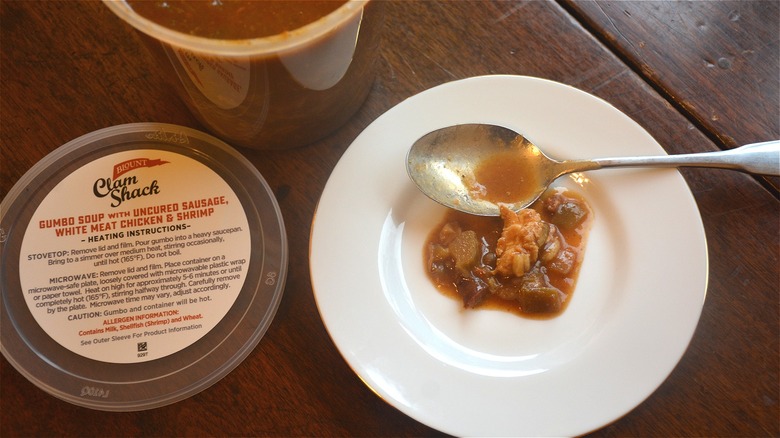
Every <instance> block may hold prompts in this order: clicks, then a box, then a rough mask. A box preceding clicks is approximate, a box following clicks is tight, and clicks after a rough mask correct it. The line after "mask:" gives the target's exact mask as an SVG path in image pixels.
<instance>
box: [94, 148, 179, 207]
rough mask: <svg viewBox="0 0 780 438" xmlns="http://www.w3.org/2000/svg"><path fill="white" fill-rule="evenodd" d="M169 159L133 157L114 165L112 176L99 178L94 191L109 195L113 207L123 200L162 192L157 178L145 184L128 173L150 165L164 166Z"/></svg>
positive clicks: (100, 196)
mask: <svg viewBox="0 0 780 438" xmlns="http://www.w3.org/2000/svg"><path fill="white" fill-rule="evenodd" d="M168 163H169V161H164V160H161V159H150V158H133V159H131V160H126V161H123V162H121V163H117V164H115V165H114V169H113V172H112V174H111V177H110V178H98V179H97V180H95V184H93V185H92V193H94V194H95V196H97V197H98V198H105V197H109V198H110V199H111V200H112V202H111V206H112V207H119V206H120V205H122V203H123V202H125V201H129V200H131V199H135V198H140V197H143V196H150V195H156V194H158V193H160V187H159V186H158V185H157V180H156V179H155V180H153V181H152V182H151V183H148V184H144V183H141V182H139V181H138V177H137V176H135V175H128V173H129V172H131V171H133V170H135V169H140V168H148V167H156V166H162V165H164V164H168Z"/></svg>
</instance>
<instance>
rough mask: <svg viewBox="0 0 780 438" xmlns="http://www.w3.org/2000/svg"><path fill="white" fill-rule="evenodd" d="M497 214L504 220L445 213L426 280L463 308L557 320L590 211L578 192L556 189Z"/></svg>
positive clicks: (431, 242) (429, 246) (430, 250)
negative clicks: (515, 209)
mask: <svg viewBox="0 0 780 438" xmlns="http://www.w3.org/2000/svg"><path fill="white" fill-rule="evenodd" d="M500 209H501V218H493V217H480V216H472V215H468V214H465V213H461V212H457V211H455V210H450V211H448V212H447V215H446V217H445V218H444V220H443V222H442V223H441V224H440V225H439V226H438V227H436V228H435V229H434V231H433V232H432V233H431V234H430V236H429V237H428V240H427V243H426V249H425V260H426V268H427V272H428V276H429V277H430V278H431V280H432V281H433V283H434V284H435V285H436V286H437V288H438V289H439V290H441V291H442V292H444V293H445V294H447V295H450V296H453V297H457V298H458V299H460V300H462V301H463V305H464V306H465V307H466V308H476V307H490V308H500V309H504V310H507V311H510V312H513V313H516V314H519V315H524V316H537V317H539V316H542V317H544V316H554V315H557V314H559V313H560V312H562V311H563V310H564V309H565V308H566V305H567V304H568V302H569V299H570V297H571V294H572V292H573V291H574V286H575V283H576V281H577V275H578V273H579V269H580V265H581V263H582V259H583V253H584V250H585V241H586V237H587V234H588V231H589V230H590V225H591V221H592V216H593V215H592V212H591V209H590V207H589V206H588V204H587V202H585V200H584V199H583V198H582V197H580V196H579V195H577V194H576V193H574V192H572V191H568V190H566V189H561V188H558V189H551V190H548V191H547V192H546V193H545V194H544V195H542V197H541V198H540V199H539V200H538V201H537V202H535V203H534V204H533V205H532V206H531V208H527V209H523V210H520V211H519V212H517V213H515V212H513V211H511V210H510V209H508V208H507V207H506V206H505V205H500Z"/></svg>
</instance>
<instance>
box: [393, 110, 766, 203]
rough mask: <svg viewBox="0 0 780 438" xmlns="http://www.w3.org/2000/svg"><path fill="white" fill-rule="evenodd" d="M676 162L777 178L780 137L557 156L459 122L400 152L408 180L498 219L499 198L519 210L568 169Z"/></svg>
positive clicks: (510, 135) (513, 136)
mask: <svg viewBox="0 0 780 438" xmlns="http://www.w3.org/2000/svg"><path fill="white" fill-rule="evenodd" d="M683 166H692V167H718V168H723V169H732V170H740V171H744V172H751V173H760V174H765V175H780V141H777V140H775V141H768V142H763V143H754V144H750V145H746V146H742V147H739V148H736V149H732V150H727V151H720V152H705V153H699V154H683V155H667V156H658V157H625V158H601V159H594V160H566V161H558V160H554V159H552V158H550V157H548V156H546V155H545V154H544V153H543V152H542V151H541V150H540V149H539V148H538V147H536V146H535V145H534V144H533V143H531V142H530V141H529V140H528V139H526V138H525V137H524V136H523V135H522V134H519V133H517V132H515V131H513V130H511V129H508V128H505V127H502V126H496V125H488V124H463V125H455V126H450V127H446V128H442V129H438V130H436V131H433V132H430V133H428V134H426V135H424V136H422V137H421V138H420V139H418V140H417V141H415V142H414V144H413V145H412V147H411V149H410V150H409V152H408V154H407V157H406V170H407V173H408V174H409V177H410V178H411V179H412V181H413V182H414V183H415V184H416V185H417V187H418V188H419V189H420V190H421V191H422V192H423V193H425V194H426V195H427V196H428V197H429V198H431V199H433V200H434V201H436V202H439V203H440V204H442V205H444V206H446V207H449V208H453V209H455V210H460V211H463V212H466V213H470V214H474V215H479V216H498V215H499V208H498V204H499V203H503V204H506V205H508V206H509V208H510V209H512V210H514V211H519V210H521V209H523V208H526V207H528V206H529V205H531V204H532V203H533V202H534V201H536V200H537V199H538V198H539V197H540V196H541V195H542V193H544V191H545V190H546V189H547V187H548V186H549V185H550V184H551V183H552V182H553V181H555V180H556V179H557V178H558V177H560V176H562V175H565V174H568V173H572V172H583V171H588V170H595V169H600V168H604V167H683Z"/></svg>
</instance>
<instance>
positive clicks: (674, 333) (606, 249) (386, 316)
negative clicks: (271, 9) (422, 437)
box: [310, 76, 707, 436]
mask: <svg viewBox="0 0 780 438" xmlns="http://www.w3.org/2000/svg"><path fill="white" fill-rule="evenodd" d="M480 122H482V123H492V124H497V125H503V126H507V127H509V128H512V129H515V130H516V131H518V132H521V133H523V134H524V135H525V136H526V137H527V138H529V139H530V140H531V141H533V142H534V143H536V144H537V145H538V146H539V147H541V148H542V149H543V150H545V151H548V152H549V154H550V155H551V156H553V157H557V158H561V159H565V158H586V157H606V156H619V155H651V154H653V155H654V154H663V153H664V151H663V149H662V148H661V147H660V146H659V145H658V143H657V142H656V141H655V140H653V138H651V137H650V135H649V134H648V133H647V132H645V131H644V130H643V129H642V128H641V127H640V126H638V125H637V124H636V123H635V122H633V121H632V120H631V119H630V118H628V117H627V116H626V115H624V114H623V113H621V112H620V111H618V110H617V109H615V108H614V107H612V106H611V105H609V104H608V103H606V102H604V101H602V100H600V99H598V98H596V97H594V96H592V95H589V94H587V93H584V92H582V91H579V90H577V89H574V88H572V87H569V86H566V85H562V84H559V83H555V82H551V81H547V80H542V79H536V78H529V77H518V76H485V77H477V78H471V79H466V80H461V81H456V82H452V83H448V84H444V85H441V86H438V87H435V88H433V89H430V90H427V91H425V92H423V93H421V94H419V95H416V96H414V97H412V98H409V99H408V100H406V101H404V102H402V103H400V104H399V105H398V106H396V107H395V108H393V109H391V110H390V111H388V112H387V113H385V114H384V115H382V116H381V117H379V118H378V119H377V120H376V121H375V122H373V123H372V124H371V125H370V126H369V127H368V128H367V129H366V130H365V131H364V132H363V133H362V134H361V135H360V136H359V137H358V138H357V139H356V140H355V142H354V143H353V144H352V145H351V146H350V147H349V149H348V150H347V151H346V153H345V154H344V156H343V157H342V158H341V160H340V161H339V163H338V165H337V166H336V168H335V169H334V171H333V174H332V175H331V177H330V179H329V181H328V183H327V185H326V187H325V190H324V192H323V194H322V198H321V199H320V203H319V206H318V208H317V212H316V215H315V218H314V223H313V225H312V234H311V249H310V262H311V276H312V284H313V287H314V294H315V298H316V300H317V306H318V307H319V311H320V314H321V316H322V319H323V321H324V323H325V326H326V327H327V330H328V332H329V333H330V336H331V337H332V339H333V342H334V343H335V344H336V346H337V347H338V349H339V351H340V352H341V354H342V355H343V356H344V358H345V359H346V361H347V362H348V364H349V366H350V367H352V369H353V370H354V371H355V373H356V374H357V375H358V376H359V377H360V379H361V380H363V381H364V382H365V383H366V384H367V385H368V386H369V387H370V388H371V389H372V390H373V391H374V392H375V393H376V394H378V395H379V396H380V397H382V398H383V399H384V400H386V401H387V402H388V403H390V404H391V405H393V406H395V407H396V408H398V409H399V410H401V411H402V412H404V413H406V414H407V415H409V416H410V417H412V418H414V419H416V420H418V421H420V422H422V423H424V424H426V425H428V426H430V427H433V428H435V429H438V430H440V431H443V432H446V433H449V434H454V435H470V436H496V435H501V436H510V435H511V436H518V435H523V436H529V435H536V436H538V435H545V436H548V435H556V436H559V435H580V434H583V433H587V432H589V431H592V430H595V429H598V428H600V427H602V426H604V425H606V424H608V423H610V422H612V421H614V420H616V419H618V418H620V417H621V416H622V415H624V414H626V413H627V412H629V411H630V410H631V409H633V408H634V407H636V406H637V405H638V404H640V403H641V402H642V401H643V400H644V399H645V398H646V397H648V396H649V395H650V394H651V393H652V392H653V391H654V390H655V389H656V388H657V387H658V386H659V385H660V384H661V383H662V382H663V381H664V380H665V379H666V377H667V376H668V375H669V373H670V372H671V371H672V369H673V368H674V367H675V365H676V364H677V362H678V361H679V359H680V358H681V356H682V355H683V353H684V352H685V349H686V348H687V346H688V343H689V341H690V339H691V336H692V335H693V332H694V329H695V328H696V324H697V322H698V319H699V315H700V312H701V307H702V305H703V303H704V298H705V292H706V287H707V247H706V241H705V237H704V230H703V227H702V223H701V218H700V216H699V213H698V210H697V208H696V204H695V202H694V199H693V197H692V196H691V193H690V191H689V190H688V187H687V186H686V184H685V182H684V180H683V178H682V177H681V175H680V174H679V173H678V172H677V171H676V170H673V169H672V170H669V169H666V170H660V169H655V170H647V169H633V170H626V169H612V170H601V171H597V172H591V173H589V174H587V175H585V176H587V179H579V180H575V179H573V178H565V179H563V180H561V181H559V182H560V183H561V184H565V185H569V186H572V187H573V188H577V189H578V190H579V191H580V192H581V193H583V194H584V195H585V197H586V198H587V199H588V201H589V202H590V204H591V207H592V208H593V210H594V213H595V222H594V226H593V229H592V231H591V234H590V238H589V241H588V247H587V249H586V252H585V260H584V262H583V265H582V268H581V271H580V277H579V282H578V285H577V288H576V290H575V292H574V295H573V297H572V300H571V302H570V305H569V306H568V308H567V309H566V311H565V312H564V313H563V314H562V315H560V316H558V317H556V318H553V319H549V320H533V319H523V318H519V317H517V316H515V315H511V314H508V313H505V312H501V311H492V310H469V311H464V310H463V309H462V306H461V304H460V303H459V302H457V301H455V300H452V299H450V298H447V297H445V296H443V295H442V294H440V293H439V292H438V291H437V290H436V289H435V288H434V286H433V285H432V283H431V282H430V281H429V280H428V278H427V277H426V275H425V272H424V266H423V260H422V253H423V242H424V241H425V238H426V236H427V234H428V232H429V231H430V230H431V229H432V228H433V227H434V226H435V224H436V223H438V222H439V221H440V220H441V218H442V216H443V214H444V208H443V207H441V206H439V205H438V204H436V203H434V202H433V201H431V200H429V199H428V198H426V197H425V196H424V195H423V194H422V193H420V192H418V191H417V189H416V188H415V186H414V185H413V183H412V182H411V181H410V180H409V179H408V177H407V175H406V171H405V158H406V152H407V150H408V148H409V147H410V146H411V144H412V143H413V142H414V141H415V140H416V139H417V138H419V137H420V136H422V135H424V134H426V133H427V132H430V131H432V130H434V129H438V128H441V127H444V126H449V125H454V124H459V123H480Z"/></svg>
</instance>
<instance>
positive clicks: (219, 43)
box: [101, 0, 372, 56]
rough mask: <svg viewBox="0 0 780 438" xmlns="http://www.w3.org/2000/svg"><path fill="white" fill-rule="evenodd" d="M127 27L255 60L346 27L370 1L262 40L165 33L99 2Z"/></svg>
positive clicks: (113, 2)
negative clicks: (221, 38)
mask: <svg viewBox="0 0 780 438" xmlns="http://www.w3.org/2000/svg"><path fill="white" fill-rule="evenodd" d="M101 1H102V2H103V4H104V5H106V7H108V9H110V10H111V12H113V13H114V14H115V15H116V16H118V17H119V18H121V19H122V20H123V21H125V22H126V23H127V24H129V25H131V26H132V27H134V28H135V29H136V30H138V31H140V32H143V33H145V34H146V35H148V36H150V37H152V38H155V39H158V40H160V41H162V42H165V43H167V44H170V45H174V46H178V47H181V48H184V49H188V50H191V51H194V52H199V53H205V54H210V55H219V56H258V55H272V54H275V53H280V52H285V51H289V50H294V49H295V48H297V47H299V46H302V45H304V44H305V43H307V42H311V41H314V40H317V39H319V38H321V37H323V36H325V35H327V34H328V33H330V32H331V31H333V29H336V28H339V27H341V26H343V25H344V24H346V23H347V22H348V21H349V20H350V19H352V18H353V17H354V16H355V15H358V14H361V13H362V11H363V8H364V7H365V6H366V5H367V4H368V3H369V2H371V1H372V0H347V1H346V3H344V4H343V5H341V6H339V7H338V9H336V10H335V11H333V12H331V13H330V14H328V15H326V16H324V17H322V18H320V19H318V20H317V21H314V22H312V23H309V24H307V25H305V26H303V27H299V28H298V29H294V30H291V31H287V32H284V33H281V34H277V35H271V36H267V37H262V38H251V39H238V40H220V39H214V38H206V37H200V36H194V35H189V34H186V33H182V32H178V31H175V30H171V29H168V28H167V27H165V26H162V25H160V24H157V23H155V22H153V21H151V20H149V19H147V18H144V17H142V16H141V15H139V14H138V13H136V12H135V11H134V10H133V9H132V8H131V7H130V5H129V4H128V3H127V2H126V1H125V0H101Z"/></svg>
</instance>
